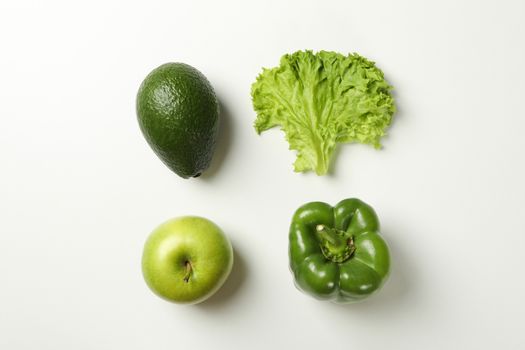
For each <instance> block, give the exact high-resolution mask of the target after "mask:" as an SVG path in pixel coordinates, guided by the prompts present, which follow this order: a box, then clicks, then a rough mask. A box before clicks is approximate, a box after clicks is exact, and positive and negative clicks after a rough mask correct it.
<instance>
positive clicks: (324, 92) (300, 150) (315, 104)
mask: <svg viewBox="0 0 525 350" xmlns="http://www.w3.org/2000/svg"><path fill="white" fill-rule="evenodd" d="M391 89H392V87H391V86H390V85H389V84H388V83H387V82H386V81H385V79H384V77H383V72H382V71H381V70H380V69H379V68H377V67H376V66H375V64H374V62H371V61H369V60H367V59H366V58H364V57H362V56H359V55H358V54H349V55H348V56H344V55H341V54H339V53H335V52H328V51H321V52H319V53H317V54H314V53H313V52H312V51H297V52H295V53H293V54H287V55H284V56H283V57H282V58H281V64H280V66H279V67H275V68H272V69H263V72H262V73H261V74H260V75H259V76H258V77H257V80H256V82H255V83H254V84H253V85H252V100H253V107H254V109H255V111H256V112H257V119H256V120H255V130H256V131H257V133H258V134H260V133H261V132H263V131H265V130H268V129H270V128H272V127H275V126H280V127H281V129H282V130H283V131H284V132H285V134H286V139H287V140H288V142H289V144H290V149H293V150H296V151H297V160H296V161H295V164H294V168H295V171H296V172H304V171H308V170H314V171H315V172H316V173H317V175H323V174H326V172H327V171H328V169H329V165H330V158H331V157H332V154H333V152H334V150H335V147H336V145H337V144H338V143H345V142H360V143H364V144H370V145H373V146H374V147H376V148H380V146H381V145H380V142H379V141H380V138H381V136H383V135H385V129H386V128H387V127H388V126H389V125H390V122H391V121H392V116H393V114H394V111H395V106H394V100H393V98H392V96H391V94H390V90H391Z"/></svg>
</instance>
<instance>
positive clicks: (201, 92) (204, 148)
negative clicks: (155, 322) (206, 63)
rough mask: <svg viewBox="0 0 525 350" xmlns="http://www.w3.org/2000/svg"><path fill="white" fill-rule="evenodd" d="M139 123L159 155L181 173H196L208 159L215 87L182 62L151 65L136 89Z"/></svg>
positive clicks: (215, 117)
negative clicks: (152, 67) (153, 67)
mask: <svg viewBox="0 0 525 350" xmlns="http://www.w3.org/2000/svg"><path fill="white" fill-rule="evenodd" d="M136 108H137V118H138V122H139V125H140V129H141V131H142V133H143V135H144V137H145V138H146V141H147V142H148V144H149V145H150V146H151V148H152V149H153V151H154V152H155V154H156V155H157V156H158V157H159V158H160V160H161V161H162V162H163V163H164V164H166V166H168V168H170V169H171V170H172V171H174V172H175V173H176V174H177V175H179V176H180V177H182V178H185V179H187V178H190V177H198V176H199V175H201V173H202V172H203V171H205V170H206V169H207V168H208V166H209V165H210V162H211V159H212V156H213V152H214V150H215V145H216V141H217V134H218V130H219V103H218V101H217V96H216V95H215V92H214V91H213V87H212V86H211V84H210V82H209V81H208V79H206V77H205V76H204V75H203V74H202V73H201V72H199V71H198V70H197V69H195V68H193V67H192V66H190V65H187V64H185V63H166V64H163V65H161V66H160V67H158V68H155V69H154V70H153V71H152V72H151V73H150V74H148V76H147V77H146V78H145V79H144V81H143V82H142V84H141V86H140V88H139V91H138V94H137V105H136Z"/></svg>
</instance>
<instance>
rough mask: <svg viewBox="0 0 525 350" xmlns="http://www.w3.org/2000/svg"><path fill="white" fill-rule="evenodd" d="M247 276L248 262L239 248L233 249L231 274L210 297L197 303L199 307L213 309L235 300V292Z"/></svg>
mask: <svg viewBox="0 0 525 350" xmlns="http://www.w3.org/2000/svg"><path fill="white" fill-rule="evenodd" d="M246 276H247V270H246V263H245V261H244V258H243V257H242V255H240V254H239V252H238V251H237V250H235V247H234V250H233V266H232V271H231V273H230V276H229V277H228V279H227V280H226V282H225V283H224V285H223V286H222V287H221V288H220V289H219V290H218V291H217V292H216V293H215V294H213V295H212V296H211V297H210V298H209V299H207V300H205V301H203V302H202V303H200V304H197V305H196V306H198V307H199V308H202V309H207V310H212V309H218V308H220V307H222V306H225V305H226V304H227V303H229V302H233V301H235V300H234V299H235V294H236V293H237V292H238V291H239V289H240V287H241V286H242V284H243V283H244V280H245V279H246Z"/></svg>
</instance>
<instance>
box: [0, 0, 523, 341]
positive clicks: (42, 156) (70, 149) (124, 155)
mask: <svg viewBox="0 0 525 350" xmlns="http://www.w3.org/2000/svg"><path fill="white" fill-rule="evenodd" d="M524 15H525V3H524V2H522V1H453V0H447V1H432V2H429V1H427V2H425V1H386V0H385V1H343V0H341V1H327V0H324V1H290V2H286V3H284V2H283V1H260V2H252V3H250V2H248V1H225V0H222V1H208V2H203V1H164V2H161V1H144V2H141V3H139V2H130V1H86V2H82V3H77V4H75V3H74V2H72V1H63V2H58V1H35V2H28V1H2V3H1V5H0V38H1V40H0V45H1V48H0V50H1V51H0V106H1V109H0V111H1V126H0V136H1V137H0V213H1V216H0V218H1V219H0V276H1V277H0V278H1V285H0V348H2V349H39V350H45V349H53V350H56V349H76V350H81V349H127V350H131V349H158V350H161V349H245V348H248V349H268V348H277V349H283V348H285V347H287V348H289V349H339V348H343V347H344V348H352V349H384V348H386V347H388V348H390V349H443V348H448V349H493V348H502V349H523V348H524V347H525V334H524V329H523V323H524V321H523V317H524V315H525V281H524V275H525V274H524V271H523V270H524V269H525V225H524V224H523V220H524V218H525V205H524V200H523V199H524V197H525V185H524V179H525V165H524V155H523V153H524V150H525V138H524V130H525V118H524V117H525V115H524V108H525V104H524V93H525V70H524V62H525V24H524V23H525V21H524ZM298 49H314V50H320V49H325V50H335V51H339V52H342V53H347V52H354V51H355V52H359V53H360V54H362V55H364V56H366V57H368V58H370V59H372V60H374V61H376V62H377V64H378V66H379V67H380V68H381V69H382V70H383V71H384V72H385V74H386V77H387V79H388V80H389V82H390V83H391V84H393V85H394V86H395V98H396V103H397V107H398V110H399V112H398V113H397V114H396V116H395V122H394V123H393V125H392V127H391V128H390V130H389V135H388V137H386V138H385V139H384V142H383V145H384V148H383V150H381V151H376V150H374V149H373V148H371V147H368V146H362V145H345V146H344V147H340V152H339V153H338V155H337V159H336V163H335V167H334V171H333V174H332V175H330V176H325V177H317V176H315V175H314V174H306V175H304V174H296V173H294V172H293V171H292V163H293V160H294V154H293V153H292V152H291V151H289V150H288V145H287V143H286V142H285V140H284V137H283V134H282V133H281V132H280V131H279V130H272V131H269V132H267V133H265V134H263V135H262V136H257V135H256V133H255V131H254V129H253V127H252V123H253V121H254V118H255V114H254V112H253V110H252V106H251V100H250V94H249V92H250V86H251V83H252V82H253V81H254V79H255V77H256V75H257V74H258V73H259V72H260V71H261V68H262V67H272V66H275V65H277V64H278V60H279V58H280V56H281V55H282V54H284V53H289V52H293V51H295V50H298ZM170 61H181V62H186V63H189V64H191V65H193V66H194V67H196V68H198V69H199V70H201V71H202V72H203V73H204V74H205V75H206V76H207V77H208V78H209V80H210V81H211V82H212V84H213V86H214V87H215V89H216V92H217V94H218V96H219V98H220V101H221V104H222V107H223V111H224V113H223V116H222V117H223V125H222V128H221V132H220V141H219V147H218V150H217V153H216V155H215V158H214V161H213V164H212V167H211V169H210V170H209V171H208V172H207V173H206V174H205V175H204V176H202V177H201V178H199V179H191V180H183V179H181V178H178V177H177V176H176V175H174V174H173V173H172V172H170V171H169V170H168V169H167V168H166V167H165V166H164V165H163V164H162V163H161V162H160V161H159V160H158V159H157V158H156V156H155V155H154V154H153V152H152V151H151V150H150V149H149V147H148V146H147V144H146V142H145V141H144V139H143V137H142V135H141V133H140V131H139V128H138V124H137V121H136V115H135V94H136V91H137V89H138V86H139V84H140V83H141V81H142V79H143V78H144V77H145V76H146V75H147V74H148V73H149V71H150V70H152V69H153V68H155V67H157V66H158V65H160V64H162V63H165V62H170ZM352 196H356V197H359V198H361V199H363V200H365V201H367V202H368V203H369V204H371V205H372V206H373V207H374V208H375V209H376V210H377V212H378V214H379V216H380V219H381V222H382V231H383V235H384V237H385V239H386V240H387V241H388V242H389V244H390V246H391V251H392V257H393V263H392V264H393V266H392V273H391V277H390V280H389V281H388V282H387V284H386V285H385V287H384V289H383V290H382V291H381V292H380V293H379V294H377V295H375V296H374V297H373V298H371V299H370V300H368V301H366V302H363V303H361V304H356V305H351V306H340V305H335V304H331V303H326V302H318V301H316V300H314V299H312V298H310V297H308V296H306V295H303V294H302V293H300V292H299V291H297V290H296V289H295V287H294V286H293V283H292V277H291V274H290V272H289V270H288V256H287V245H288V242H287V239H288V238H287V234H288V225H289V220H290V218H291V215H292V213H293V212H294V210H295V209H296V208H297V207H298V206H299V205H301V204H303V203H305V202H308V201H312V200H321V201H326V202H329V203H332V204H335V203H336V202H337V201H339V200H340V199H343V198H346V197H352ZM185 214H196V215H201V216H205V217H208V218H210V219H212V220H214V221H215V222H216V223H217V224H219V225H220V226H221V227H222V228H223V229H224V230H225V231H226V232H227V234H228V235H229V237H230V238H231V240H232V243H233V246H234V249H235V251H236V255H235V258H236V263H235V266H234V269H233V272H232V275H231V277H230V279H229V280H228V281H227V283H226V284H225V285H224V287H223V288H222V289H221V290H220V291H219V292H218V294H216V295H215V296H214V297H213V298H212V299H210V300H208V301H207V302H205V303H203V304H201V305H198V306H178V305H174V304H170V303H167V302H165V301H163V300H161V299H159V298H157V297H156V296H154V295H153V294H152V293H151V292H150V291H149V290H148V289H147V287H146V285H145V283H144V282H143V279H142V276H141V271H140V259H141V253H142V247H143V243H144V240H145V239H146V237H147V235H148V234H149V232H151V230H153V229H154V228H155V227H156V226H157V225H158V224H160V223H161V222H163V221H165V220H166V219H168V218H171V217H174V216H180V215H185Z"/></svg>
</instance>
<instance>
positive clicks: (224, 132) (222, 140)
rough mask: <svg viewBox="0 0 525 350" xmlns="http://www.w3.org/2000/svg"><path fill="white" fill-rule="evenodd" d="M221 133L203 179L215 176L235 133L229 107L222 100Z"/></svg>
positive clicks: (220, 114) (220, 103)
mask: <svg viewBox="0 0 525 350" xmlns="http://www.w3.org/2000/svg"><path fill="white" fill-rule="evenodd" d="M219 105H220V112H219V133H218V135H217V145H216V146H215V152H214V153H213V157H212V159H211V164H210V166H209V168H208V169H206V170H205V171H204V172H203V173H202V175H201V176H200V178H201V179H203V180H208V179H209V178H212V177H213V176H215V174H216V173H217V172H218V171H219V170H220V168H221V166H222V165H223V163H224V161H225V158H226V155H227V154H228V152H229V150H230V148H231V145H232V141H233V133H234V125H233V121H232V117H231V114H230V112H229V110H228V107H227V106H225V105H224V103H223V102H222V101H219Z"/></svg>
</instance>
